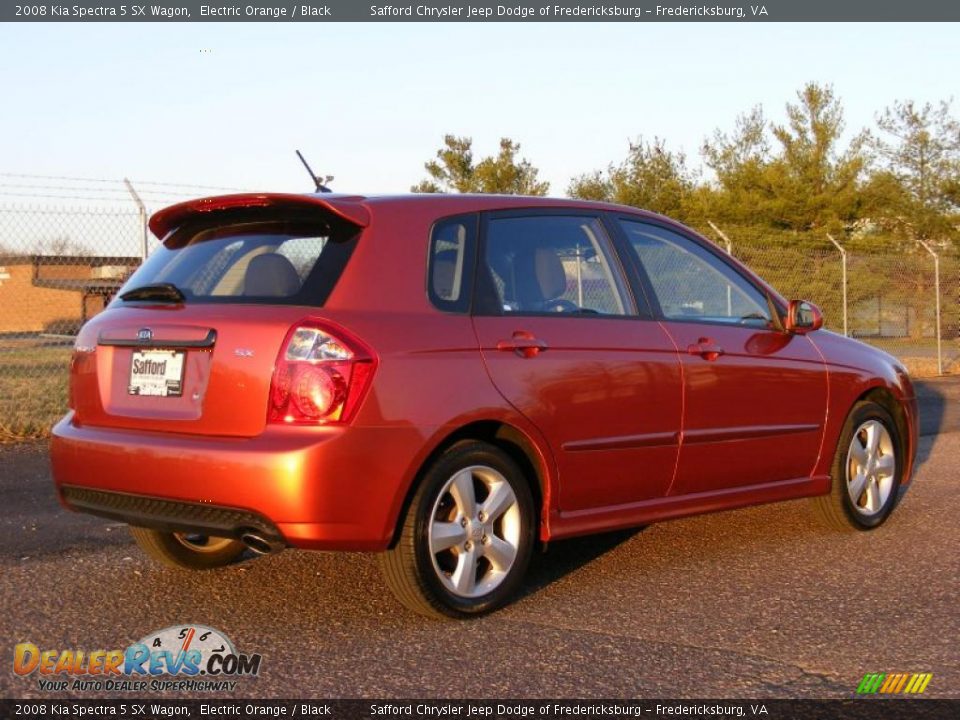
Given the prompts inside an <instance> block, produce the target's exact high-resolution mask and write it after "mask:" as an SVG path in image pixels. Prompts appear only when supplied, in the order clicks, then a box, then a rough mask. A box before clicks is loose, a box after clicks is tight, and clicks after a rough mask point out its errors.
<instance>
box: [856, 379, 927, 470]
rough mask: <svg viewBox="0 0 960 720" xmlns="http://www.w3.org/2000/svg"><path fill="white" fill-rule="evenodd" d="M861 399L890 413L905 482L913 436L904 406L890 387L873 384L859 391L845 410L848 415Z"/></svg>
mask: <svg viewBox="0 0 960 720" xmlns="http://www.w3.org/2000/svg"><path fill="white" fill-rule="evenodd" d="M862 401H869V402H875V403H876V404H877V405H879V406H880V407H882V408H883V409H884V410H886V411H887V412H888V413H890V416H891V417H892V418H893V421H894V422H895V423H896V425H897V438H898V440H899V447H898V448H897V451H898V452H899V453H900V457H902V458H903V460H904V462H905V463H906V464H905V465H904V467H903V471H902V472H901V481H902V482H907V481H908V479H909V477H910V472H911V470H912V467H911V465H912V462H911V458H912V457H913V449H914V448H913V447H911V443H912V442H913V441H912V437H913V436H912V434H911V431H910V430H911V429H910V423H909V421H908V419H907V411H906V408H904V406H903V403H902V402H901V401H900V400H899V398H898V397H897V396H896V394H894V392H893V391H892V390H891V389H890V388H888V387H886V386H884V385H875V386H874V387H872V388H870V389H868V390H866V391H864V392H863V393H861V394H860V396H859V397H858V398H857V399H856V400H854V402H853V404H852V405H851V406H850V410H849V411H847V416H848V417H849V415H850V412H852V411H853V408H854V407H855V406H856V405H857V403H859V402H862ZM844 422H846V418H844Z"/></svg>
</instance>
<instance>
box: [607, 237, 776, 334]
mask: <svg viewBox="0 0 960 720" xmlns="http://www.w3.org/2000/svg"><path fill="white" fill-rule="evenodd" d="M620 224H621V226H622V227H623V230H624V232H625V233H626V235H627V239H628V241H629V243H630V246H631V247H632V248H633V250H634V252H636V254H637V257H638V259H639V260H640V263H641V265H642V266H643V268H644V270H645V271H646V273H647V276H648V277H649V279H650V284H651V285H652V286H653V291H654V294H655V295H656V297H657V300H658V301H659V303H660V309H661V311H662V312H663V315H664V317H665V318H667V319H669V320H689V321H701V322H720V323H728V324H743V325H755V326H766V325H768V324H769V323H770V319H771V318H770V308H769V307H768V305H767V299H766V296H765V295H764V294H763V293H761V292H760V291H759V290H758V289H757V288H756V287H754V285H753V284H752V283H750V282H748V281H747V280H746V279H745V278H743V277H741V276H740V275H739V274H738V273H737V272H736V271H735V270H734V269H733V268H732V267H730V266H729V265H727V264H726V263H725V262H723V261H722V260H720V259H719V258H718V257H716V256H715V255H714V254H713V253H711V252H709V251H708V250H706V249H704V248H703V247H701V246H700V245H699V244H697V243H695V242H694V241H692V240H690V239H689V238H685V237H683V236H682V235H679V234H678V233H675V232H672V231H671V230H667V229H666V228H662V227H659V226H656V225H649V224H647V223H642V222H636V221H631V220H621V221H620Z"/></svg>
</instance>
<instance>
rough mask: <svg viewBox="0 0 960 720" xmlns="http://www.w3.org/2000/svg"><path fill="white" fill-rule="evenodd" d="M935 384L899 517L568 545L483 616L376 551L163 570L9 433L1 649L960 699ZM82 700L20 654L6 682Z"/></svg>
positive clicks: (431, 691) (293, 681) (359, 675)
mask: <svg viewBox="0 0 960 720" xmlns="http://www.w3.org/2000/svg"><path fill="white" fill-rule="evenodd" d="M920 396H921V425H922V431H923V433H924V435H925V437H924V438H923V439H922V443H921V447H920V458H919V459H920V463H919V467H918V470H917V475H916V479H915V481H914V485H913V487H912V489H911V490H910V491H909V492H908V493H907V494H906V495H905V497H904V499H903V501H902V503H901V505H900V507H899V508H898V509H897V510H896V512H895V513H894V515H893V517H892V518H891V519H890V520H889V521H888V522H887V523H886V525H884V526H883V527H882V528H880V529H879V530H877V531H874V532H869V533H845V534H844V533H841V534H837V533H834V532H831V531H829V530H826V529H824V528H821V527H820V526H818V525H817V524H816V522H815V520H814V518H813V517H812V515H811V514H810V512H809V510H808V507H807V503H806V501H795V502H789V503H782V504H779V505H768V506H763V507H755V508H749V509H745V510H739V511H734V512H727V513H719V514H715V515H709V516H701V517H696V518H689V519H685V520H678V521H673V522H668V523H663V524H660V525H654V526H651V527H649V528H647V529H645V530H643V531H635V532H628V533H617V534H612V535H604V536H596V537H592V538H584V539H578V540H570V541H565V542H559V543H555V544H553V545H551V546H550V548H549V551H548V552H547V553H545V554H543V555H539V556H538V557H537V558H536V559H535V563H534V567H533V568H532V572H531V575H530V578H529V581H528V582H527V584H526V586H525V589H524V595H523V597H522V598H521V599H520V600H519V601H518V602H516V603H515V604H513V605H512V606H510V607H508V608H506V609H504V610H502V611H500V612H497V613H495V614H493V615H491V616H488V617H485V618H481V619H478V620H473V621H469V622H436V621H430V620H426V619H423V618H420V617H418V616H415V615H411V614H409V613H408V612H406V611H405V610H403V609H402V608H401V607H400V606H399V605H398V604H397V603H396V602H395V601H394V600H393V598H392V597H391V596H390V594H389V592H388V591H387V590H386V589H385V587H384V585H383V583H382V582H381V580H380V577H379V573H378V571H377V567H376V563H375V560H374V558H373V557H372V556H369V555H363V554H346V553H341V554H334V553H308V552H299V551H286V552H284V553H281V554H279V555H275V556H270V557H265V558H256V559H250V560H249V561H246V562H243V563H239V564H237V565H234V566H232V567H230V568H226V569H222V570H216V571H211V572H205V573H189V572H181V571H176V570H170V569H166V568H162V567H160V566H157V565H155V564H152V563H151V562H149V561H148V560H147V559H146V558H145V557H143V556H142V555H141V554H140V552H139V551H138V549H137V548H136V547H135V546H134V545H133V542H132V540H131V539H130V537H129V535H128V534H127V532H126V529H125V527H124V526H122V525H119V524H116V523H111V522H109V521H102V520H99V519H97V518H93V517H88V516H83V515H78V514H74V513H68V512H65V511H63V510H62V509H61V508H60V507H59V505H58V504H57V502H56V500H55V497H54V494H53V489H52V484H51V481H50V477H49V464H48V460H47V456H46V446H45V445H44V444H23V445H15V446H11V445H7V446H0V500H2V503H3V511H2V515H0V528H2V537H3V543H2V547H3V551H2V554H0V607H2V608H3V612H2V613H0V638H2V641H0V662H2V663H4V664H6V663H9V662H10V658H11V657H12V653H13V645H14V644H15V643H18V642H24V641H29V642H33V643H35V644H37V645H38V646H40V647H41V648H42V649H78V648H83V649H104V648H106V649H110V648H122V647H125V646H126V645H128V644H129V643H131V642H134V641H136V640H138V639H139V638H141V637H143V636H145V635H146V634H147V633H149V632H150V631H153V630H159V629H161V628H164V627H167V626H170V625H177V624H186V623H202V624H205V625H210V626H213V627H216V628H218V629H220V630H222V631H223V632H224V633H226V634H227V635H228V636H229V637H230V638H231V639H232V640H233V641H234V643H235V644H236V646H237V648H238V650H240V651H243V652H246V653H260V654H261V655H262V656H263V664H262V667H261V672H260V676H259V677H258V678H256V679H254V680H248V681H245V682H241V683H240V684H239V685H238V687H237V688H236V690H235V691H234V692H233V693H232V695H234V696H236V697H315V698H320V697H330V698H338V697H389V698H394V699H396V698H405V697H420V698H429V697H473V698H504V697H511V698H536V697H557V698H559V697H580V698H599V697H606V698H627V697H664V698H666V697H701V698H703V697H731V698H744V697H764V698H774V697H852V696H853V692H854V690H855V689H856V686H857V685H858V683H859V682H860V680H861V678H862V677H863V675H864V674H865V673H868V672H888V673H889V672H911V673H912V672H930V673H933V679H932V681H931V683H930V685H929V686H928V688H927V690H926V693H925V695H926V696H929V697H960V650H958V648H957V639H958V637H960V603H958V601H957V590H958V587H957V578H958V577H960V572H958V571H960V553H958V548H960V503H958V499H957V498H958V493H957V475H956V471H955V468H956V467H957V466H958V464H960V432H958V431H960V381H958V380H956V379H953V380H939V381H931V382H927V383H923V384H921V387H920ZM69 695H71V693H67V694H64V693H60V694H54V695H50V694H48V693H44V692H42V691H40V690H39V689H38V687H37V682H36V676H31V677H29V678H22V677H18V676H15V675H14V674H13V673H12V672H11V666H10V665H6V666H5V667H2V668H0V697H20V698H26V697H48V698H51V697H58V698H62V697H67V696H69ZM72 695H74V696H77V697H97V696H98V693H85V694H80V693H72ZM115 695H116V693H110V692H104V693H100V694H99V696H103V697H108V696H115ZM168 696H170V697H173V696H175V695H173V694H169V695H168ZM229 696H231V693H218V694H217V697H218V698H222V697H229Z"/></svg>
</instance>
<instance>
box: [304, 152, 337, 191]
mask: <svg viewBox="0 0 960 720" xmlns="http://www.w3.org/2000/svg"><path fill="white" fill-rule="evenodd" d="M297 157H298V158H300V162H302V163H303V166H304V167H305V168H306V169H307V172H308V173H310V179H311V180H313V184H314V185H316V186H317V192H321V193H328V192H333V190H331V189H330V188H328V187H327V186H326V185H324V183H328V182H330V181H331V180H333V175H327V176H326V177H324V178H323V179H321V178H320V176H319V175H316V174H314V172H313V170H311V169H310V166H309V165H308V164H307V159H306V158H305V157H303V153H301V152H300V151H299V150H297Z"/></svg>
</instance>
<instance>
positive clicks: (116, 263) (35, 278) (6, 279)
mask: <svg viewBox="0 0 960 720" xmlns="http://www.w3.org/2000/svg"><path fill="white" fill-rule="evenodd" d="M139 265H140V258H139V257H84V256H51V255H0V334H7V335H8V334H21V333H23V334H33V333H50V334H61V335H72V334H75V333H76V331H77V329H78V328H79V327H80V326H81V325H82V324H83V323H84V322H85V321H87V320H88V319H89V318H91V317H93V316H94V315H96V314H97V313H98V312H100V311H101V310H103V308H104V307H105V306H106V304H107V303H108V302H110V299H111V298H112V297H113V295H114V293H116V291H117V290H118V289H119V287H120V286H121V285H122V284H123V282H124V281H125V280H126V279H127V278H128V277H129V276H130V273H132V272H133V271H134V270H135V269H136V268H137V267H138V266H139Z"/></svg>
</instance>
